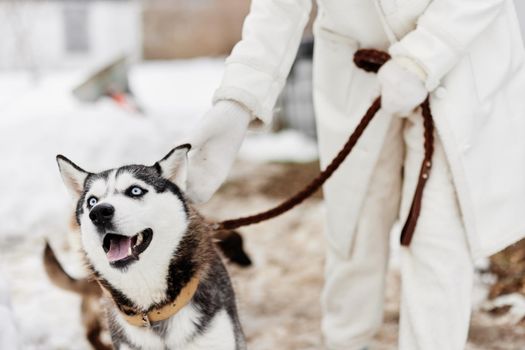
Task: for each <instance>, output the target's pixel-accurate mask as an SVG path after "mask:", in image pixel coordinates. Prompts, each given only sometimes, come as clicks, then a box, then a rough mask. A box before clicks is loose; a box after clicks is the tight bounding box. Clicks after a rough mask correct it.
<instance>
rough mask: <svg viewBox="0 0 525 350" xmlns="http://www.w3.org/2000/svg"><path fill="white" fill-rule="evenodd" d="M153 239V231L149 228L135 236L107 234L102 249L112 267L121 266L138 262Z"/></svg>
mask: <svg viewBox="0 0 525 350" xmlns="http://www.w3.org/2000/svg"><path fill="white" fill-rule="evenodd" d="M152 238H153V230H152V229H150V228H147V229H145V230H143V231H141V232H139V233H137V234H136V235H135V236H131V237H129V236H123V235H119V234H116V233H107V234H106V235H105V236H104V240H103V242H102V248H104V251H105V252H106V257H107V258H108V261H109V262H110V264H112V265H121V264H122V263H126V262H129V261H131V260H138V259H139V255H140V254H141V253H142V252H144V251H145V250H146V249H147V248H148V246H149V244H150V243H151V239H152Z"/></svg>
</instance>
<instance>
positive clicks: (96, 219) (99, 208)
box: [89, 203, 115, 226]
mask: <svg viewBox="0 0 525 350" xmlns="http://www.w3.org/2000/svg"><path fill="white" fill-rule="evenodd" d="M114 214H115V207H114V206H112V205H111V204H108V203H101V204H99V205H96V206H95V207H94V208H93V209H91V211H90V212H89V218H90V219H91V221H93V223H94V224H95V225H97V226H104V225H107V224H109V223H110V222H111V219H113V215H114Z"/></svg>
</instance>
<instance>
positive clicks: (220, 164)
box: [186, 100, 252, 203]
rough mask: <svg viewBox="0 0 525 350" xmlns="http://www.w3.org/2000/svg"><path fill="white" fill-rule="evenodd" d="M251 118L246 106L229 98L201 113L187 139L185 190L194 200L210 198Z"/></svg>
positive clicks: (221, 179)
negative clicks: (203, 113)
mask: <svg viewBox="0 0 525 350" xmlns="http://www.w3.org/2000/svg"><path fill="white" fill-rule="evenodd" d="M251 120H252V116H251V113H250V112H249V111H248V110H247V109H245V108H244V107H243V106H242V105H241V104H239V103H237V102H233V101H228V100H221V101H219V102H217V103H216V104H215V106H213V107H212V109H210V110H209V111H208V112H207V113H206V114H205V115H204V116H203V117H202V119H201V120H200V122H199V123H198V125H197V128H196V129H195V131H194V132H193V134H192V135H191V136H190V138H189V139H188V143H189V144H191V150H190V153H189V155H188V157H189V161H188V177H187V179H188V180H187V190H186V193H187V195H188V197H189V198H191V199H192V200H193V201H194V202H196V203H203V202H206V201H208V200H209V199H210V197H211V196H212V195H213V194H214V193H215V191H217V189H218V188H219V186H220V185H221V184H222V183H223V182H224V180H225V179H226V176H227V175H228V173H229V171H230V168H231V167H232V165H233V161H234V160H235V157H236V156H237V153H238V151H239V148H240V147H241V144H242V141H243V139H244V136H245V135H246V131H247V130H248V125H249V124H250V121H251Z"/></svg>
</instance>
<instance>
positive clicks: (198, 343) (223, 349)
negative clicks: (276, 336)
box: [111, 304, 236, 350]
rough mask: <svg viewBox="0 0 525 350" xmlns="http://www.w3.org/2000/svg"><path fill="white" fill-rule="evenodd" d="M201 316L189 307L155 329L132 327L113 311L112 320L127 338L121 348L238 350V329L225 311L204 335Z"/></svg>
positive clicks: (193, 306) (213, 321)
mask: <svg viewBox="0 0 525 350" xmlns="http://www.w3.org/2000/svg"><path fill="white" fill-rule="evenodd" d="M202 317H203V314H202V313H201V312H199V311H198V310H197V308H196V306H195V305H193V304H189V305H188V306H186V307H185V308H184V309H182V310H181V311H180V312H179V313H177V315H175V316H173V317H171V318H170V319H168V320H166V321H163V322H159V323H157V324H155V325H153V326H152V328H138V327H134V326H131V325H129V324H127V323H126V321H125V320H124V319H123V318H121V317H120V316H119V315H117V314H115V313H114V311H113V315H112V317H111V318H112V320H113V322H115V323H116V326H117V327H119V328H120V329H121V331H122V333H123V334H124V337H125V339H122V342H121V343H120V348H121V349H170V350H205V349H217V350H232V349H236V344H235V343H236V340H235V336H234V333H235V330H234V328H235V326H234V324H233V322H232V319H231V318H230V316H229V315H228V313H227V312H226V310H221V311H219V312H218V313H216V314H215V315H214V317H213V318H212V319H211V320H210V323H209V324H208V325H207V327H206V331H205V332H199V329H198V326H197V324H196V323H198V322H199V319H201V318H202ZM114 326H115V325H114ZM115 345H117V344H115Z"/></svg>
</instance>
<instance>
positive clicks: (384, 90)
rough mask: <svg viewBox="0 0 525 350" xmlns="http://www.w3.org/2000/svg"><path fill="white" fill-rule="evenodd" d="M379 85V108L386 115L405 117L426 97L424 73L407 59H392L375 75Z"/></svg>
mask: <svg viewBox="0 0 525 350" xmlns="http://www.w3.org/2000/svg"><path fill="white" fill-rule="evenodd" d="M377 77H378V79H379V83H380V85H381V108H382V109H383V110H384V111H386V112H387V113H390V114H393V115H397V116H407V115H408V114H410V112H412V111H413V110H414V109H415V108H416V107H417V106H419V105H420V104H421V103H422V102H423V101H424V100H425V98H426V97H427V95H428V91H427V89H426V87H425V83H424V80H425V78H426V77H425V73H424V71H423V70H422V69H421V68H420V67H419V65H417V64H416V63H415V62H412V61H410V60H409V59H404V58H403V59H398V58H392V59H391V60H389V61H388V62H386V63H385V64H384V65H383V66H382V67H381V68H380V69H379V72H378V73H377Z"/></svg>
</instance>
